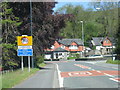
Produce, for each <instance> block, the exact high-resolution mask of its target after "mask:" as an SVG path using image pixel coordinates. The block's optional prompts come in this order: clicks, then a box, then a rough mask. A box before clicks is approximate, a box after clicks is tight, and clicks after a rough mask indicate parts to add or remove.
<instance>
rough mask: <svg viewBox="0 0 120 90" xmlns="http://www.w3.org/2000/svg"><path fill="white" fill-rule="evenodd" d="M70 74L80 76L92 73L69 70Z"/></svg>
mask: <svg viewBox="0 0 120 90" xmlns="http://www.w3.org/2000/svg"><path fill="white" fill-rule="evenodd" d="M68 75H69V76H80V75H92V73H90V72H88V71H87V72H86V71H85V72H69V73H68Z"/></svg>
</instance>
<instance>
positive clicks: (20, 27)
mask: <svg viewBox="0 0 120 90" xmlns="http://www.w3.org/2000/svg"><path fill="white" fill-rule="evenodd" d="M31 4H32V31H33V32H31V29H30V25H31V23H30V21H31V20H30V3H29V2H8V3H1V9H2V12H0V14H1V15H2V21H1V22H2V26H3V29H2V30H3V31H2V33H3V40H2V42H3V43H5V44H11V45H12V44H15V45H16V36H20V35H31V33H32V36H33V50H34V57H35V58H37V60H38V61H36V62H37V63H42V62H43V57H42V56H41V57H39V55H41V54H43V53H44V49H45V48H49V47H51V45H52V44H53V43H54V41H55V40H56V39H57V38H59V32H60V29H61V28H62V27H64V26H65V23H64V20H65V19H66V18H69V17H70V16H69V15H67V16H66V15H59V14H57V13H56V14H53V10H52V9H53V8H54V7H55V4H56V3H55V2H31ZM9 47H12V46H10V45H9V46H5V47H4V50H5V52H6V53H5V55H4V57H5V58H4V60H3V61H4V64H6V62H8V64H10V65H12V64H13V66H14V65H20V64H19V63H20V61H19V57H17V55H16V53H17V52H16V49H15V48H13V47H12V48H10V49H9ZM10 52H11V53H10ZM15 55H16V56H15ZM11 58H12V59H11ZM9 61H10V63H9ZM13 62H16V64H15V63H13ZM4 64H3V65H4ZM5 66H6V65H5ZM8 67H9V65H8ZM8 67H6V68H8ZM8 69H9V68H8Z"/></svg>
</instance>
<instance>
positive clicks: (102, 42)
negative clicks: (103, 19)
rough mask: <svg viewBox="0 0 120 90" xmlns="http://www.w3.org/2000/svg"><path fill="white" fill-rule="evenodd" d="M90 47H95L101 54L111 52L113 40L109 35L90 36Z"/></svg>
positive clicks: (113, 45)
mask: <svg viewBox="0 0 120 90" xmlns="http://www.w3.org/2000/svg"><path fill="white" fill-rule="evenodd" d="M91 47H95V49H96V50H99V51H100V52H101V54H111V53H112V51H113V49H114V48H115V40H114V39H113V38H111V37H92V40H91Z"/></svg>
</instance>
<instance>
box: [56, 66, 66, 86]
mask: <svg viewBox="0 0 120 90" xmlns="http://www.w3.org/2000/svg"><path fill="white" fill-rule="evenodd" d="M56 66H57V72H58V80H59V86H60V88H62V87H63V80H64V78H63V77H61V75H60V73H61V71H60V70H59V67H58V64H56Z"/></svg>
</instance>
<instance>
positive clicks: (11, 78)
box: [2, 68, 39, 88]
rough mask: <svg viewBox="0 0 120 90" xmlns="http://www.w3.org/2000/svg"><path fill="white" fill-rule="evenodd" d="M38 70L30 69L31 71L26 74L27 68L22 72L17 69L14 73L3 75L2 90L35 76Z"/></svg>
mask: <svg viewBox="0 0 120 90" xmlns="http://www.w3.org/2000/svg"><path fill="white" fill-rule="evenodd" d="M38 70H39V69H38V68H31V71H30V72H28V68H24V71H21V69H19V70H16V71H14V72H9V73H4V74H3V75H2V88H12V87H13V86H15V85H17V84H19V83H20V82H22V81H23V80H25V79H27V78H28V77H30V76H32V75H33V74H35V73H36V72H37V71H38Z"/></svg>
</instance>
